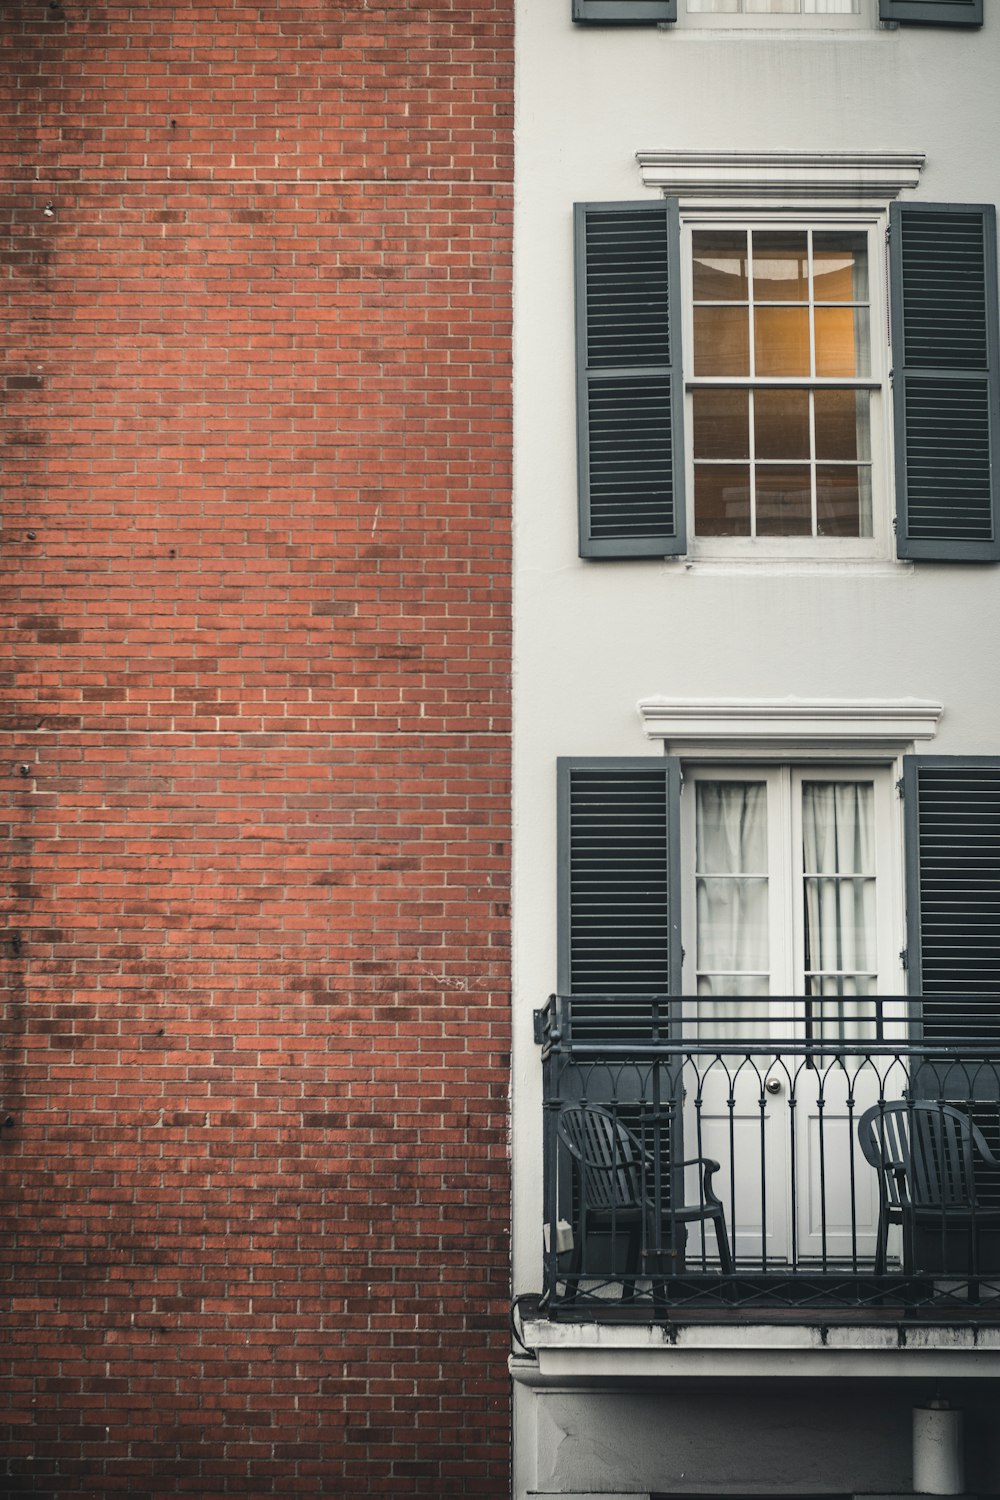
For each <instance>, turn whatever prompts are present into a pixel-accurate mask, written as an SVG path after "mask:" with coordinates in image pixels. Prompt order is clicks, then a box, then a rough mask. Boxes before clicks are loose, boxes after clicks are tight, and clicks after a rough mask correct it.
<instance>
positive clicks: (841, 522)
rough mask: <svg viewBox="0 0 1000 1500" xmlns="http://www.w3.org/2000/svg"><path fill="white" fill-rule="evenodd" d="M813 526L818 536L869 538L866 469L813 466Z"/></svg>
mask: <svg viewBox="0 0 1000 1500" xmlns="http://www.w3.org/2000/svg"><path fill="white" fill-rule="evenodd" d="M816 526H817V531H818V533H819V535H820V536H871V535H872V492H871V470H870V469H868V468H858V469H856V468H854V467H852V466H851V465H849V464H839V465H838V466H837V467H836V468H834V467H833V466H832V465H830V464H817V466H816Z"/></svg>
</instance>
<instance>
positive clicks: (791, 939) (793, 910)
mask: <svg viewBox="0 0 1000 1500" xmlns="http://www.w3.org/2000/svg"><path fill="white" fill-rule="evenodd" d="M682 764H683V772H684V788H683V792H682V795H681V869H682V893H681V911H682V913H683V917H682V923H683V932H682V944H683V948H684V970H683V985H682V988H683V993H684V994H685V995H690V996H693V995H694V994H695V993H696V971H697V900H696V874H697V867H696V866H697V861H696V846H695V821H696V820H695V808H696V793H695V787H696V786H697V784H698V782H699V781H739V782H743V781H758V782H763V783H764V784H765V785H766V786H767V847H768V925H769V972H770V993H771V995H772V996H783V995H800V996H804V995H805V972H804V971H805V938H804V933H805V929H804V923H803V918H802V912H803V896H802V890H803V871H802V786H803V783H804V782H807V781H844V782H856V781H870V782H871V783H872V785H873V787H874V798H875V807H874V812H875V872H874V873H875V903H876V916H875V930H876V955H877V977H876V983H875V993H876V994H879V995H901V994H903V993H904V992H905V989H906V976H905V973H904V970H903V966H902V960H901V957H900V955H901V953H902V951H903V948H904V946H905V944H904V936H903V934H904V928H903V913H904V906H903V828H902V811H901V806H900V799H899V798H898V796H897V795H896V789H895V782H896V781H897V780H898V774H899V772H900V771H901V769H902V767H901V763H899V762H897V761H893V762H890V763H888V764H886V763H885V762H882V761H874V760H871V759H867V760H866V759H858V758H856V757H855V756H854V755H850V756H845V757H843V758H839V757H838V758H835V759H824V760H819V759H815V760H814V759H812V758H798V757H794V756H792V757H790V758H789V759H787V760H780V761H779V760H774V759H769V760H761V759H759V758H757V757H756V756H754V755H753V754H752V753H749V754H747V755H745V756H737V757H730V758H727V759H725V760H718V761H717V760H703V759H699V760H697V761H684V762H683V763H682ZM743 1003H745V1004H747V1005H749V1006H751V1007H752V1006H754V1005H755V1004H760V1005H763V1004H764V1002H754V1001H753V1000H747V1001H745V1002H743Z"/></svg>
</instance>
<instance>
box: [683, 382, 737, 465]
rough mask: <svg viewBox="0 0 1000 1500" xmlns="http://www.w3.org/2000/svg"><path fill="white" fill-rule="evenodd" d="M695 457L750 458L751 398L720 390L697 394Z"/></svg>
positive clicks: (695, 403)
mask: <svg viewBox="0 0 1000 1500" xmlns="http://www.w3.org/2000/svg"><path fill="white" fill-rule="evenodd" d="M693 406H694V456H695V458H749V457H750V397H749V394H748V392H747V391H733V390H725V389H720V388H718V387H715V388H711V389H706V390H697V391H695V392H694V398H693Z"/></svg>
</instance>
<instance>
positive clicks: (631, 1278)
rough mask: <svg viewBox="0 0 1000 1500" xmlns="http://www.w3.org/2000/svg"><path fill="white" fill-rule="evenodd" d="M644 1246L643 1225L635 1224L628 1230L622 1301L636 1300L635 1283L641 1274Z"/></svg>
mask: <svg viewBox="0 0 1000 1500" xmlns="http://www.w3.org/2000/svg"><path fill="white" fill-rule="evenodd" d="M641 1248H642V1225H641V1224H633V1225H632V1227H631V1228H630V1229H629V1232H628V1244H627V1246H626V1250H625V1275H624V1276H623V1277H622V1301H623V1302H634V1301H635V1283H636V1277H637V1276H638V1274H639V1253H640V1250H641Z"/></svg>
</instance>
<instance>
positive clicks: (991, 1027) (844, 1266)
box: [536, 995, 1000, 1325]
mask: <svg viewBox="0 0 1000 1500" xmlns="http://www.w3.org/2000/svg"><path fill="white" fill-rule="evenodd" d="M994 1009H995V1006H994V1002H993V1001H992V1000H991V999H990V998H988V997H978V998H969V997H943V996H935V997H934V1000H933V1005H931V1004H930V1003H928V1005H927V1007H926V1008H925V1007H924V1006H923V1004H922V1002H920V1001H919V1000H914V999H913V998H907V997H880V998H878V999H874V998H858V999H854V998H851V999H846V998H833V999H829V998H824V999H814V1000H804V999H802V998H797V997H790V998H778V999H776V998H770V999H767V1000H763V1001H761V1000H752V1001H746V1000H732V999H730V1000H714V1001H707V1002H706V1001H699V1000H694V999H684V1000H680V999H677V998H669V997H666V996H648V995H647V996H634V995H633V996H585V997H573V998H570V997H565V996H553V997H552V998H551V999H550V1000H549V1002H548V1004H547V1005H546V1006H545V1007H544V1009H542V1010H540V1011H538V1012H537V1013H536V1040H537V1041H538V1043H539V1044H540V1046H541V1050H542V1059H543V1101H544V1128H543V1157H544V1178H543V1181H544V1186H543V1191H544V1247H545V1249H544V1266H545V1271H544V1288H543V1294H542V1299H541V1306H540V1311H541V1312H542V1313H543V1314H544V1316H545V1318H546V1319H547V1320H548V1321H549V1322H550V1323H551V1322H563V1323H589V1324H593V1323H602V1324H628V1323H644V1324H647V1325H648V1324H650V1323H652V1324H656V1323H664V1324H666V1323H670V1324H675V1323H677V1322H682V1323H684V1322H687V1323H694V1322H697V1321H706V1322H715V1323H717V1322H719V1321H720V1319H721V1320H723V1321H727V1320H732V1319H733V1318H734V1316H741V1317H744V1318H745V1317H747V1316H751V1317H752V1318H753V1320H754V1321H761V1320H763V1321H768V1320H771V1321H781V1320H785V1321H789V1320H790V1321H792V1322H796V1321H797V1322H802V1321H809V1320H810V1319H819V1320H822V1319H829V1318H833V1319H834V1321H837V1322H838V1323H839V1322H843V1321H845V1320H847V1321H850V1320H851V1319H852V1318H853V1319H858V1320H862V1319H863V1320H864V1321H865V1322H866V1323H868V1324H877V1323H880V1322H883V1321H885V1322H892V1321H898V1320H900V1319H906V1320H910V1319H916V1320H918V1321H919V1320H923V1321H930V1322H935V1321H937V1322H941V1321H946V1322H949V1323H953V1322H959V1321H965V1322H968V1321H969V1320H970V1319H974V1320H975V1322H976V1323H977V1324H980V1323H982V1322H983V1321H984V1320H985V1321H987V1322H990V1321H993V1320H994V1319H996V1321H998V1322H1000V1159H998V1158H1000V1030H998V1027H997V1025H996V1023H995V1020H994V1018H993V1011H994ZM925 1012H926V1013H925Z"/></svg>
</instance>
